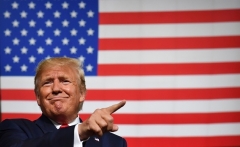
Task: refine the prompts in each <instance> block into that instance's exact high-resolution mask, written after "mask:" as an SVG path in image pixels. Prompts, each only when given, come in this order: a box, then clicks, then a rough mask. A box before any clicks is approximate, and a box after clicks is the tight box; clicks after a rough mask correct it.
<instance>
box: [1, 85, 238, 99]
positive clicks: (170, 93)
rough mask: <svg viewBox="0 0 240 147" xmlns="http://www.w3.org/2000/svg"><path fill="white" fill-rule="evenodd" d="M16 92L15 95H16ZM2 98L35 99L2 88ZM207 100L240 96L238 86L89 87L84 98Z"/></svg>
mask: <svg viewBox="0 0 240 147" xmlns="http://www.w3.org/2000/svg"><path fill="white" fill-rule="evenodd" d="M16 93H17V95H16ZM1 94H2V100H34V101H35V100H36V99H35V95H34V92H33V90H11V89H2V90H1ZM123 98H124V99H126V100H196V99H198V100H201V99H202V100H205V99H206V100H208V99H228V98H240V87H232V88H209V89H139V90H137V89H114V90H111V89H108V90H104V89H99V90H97V89H95V90H94V89H91V90H88V91H87V97H86V100H122V99H123Z"/></svg>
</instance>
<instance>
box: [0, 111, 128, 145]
mask: <svg viewBox="0 0 240 147" xmlns="http://www.w3.org/2000/svg"><path fill="white" fill-rule="evenodd" d="M73 136H74V126H70V127H67V128H64V129H56V127H55V126H54V125H53V123H52V122H51V121H50V120H49V119H48V118H47V117H46V116H44V115H42V116H41V117H40V118H39V119H37V120H35V121H30V120H27V119H7V120H4V121H3V122H1V123H0V147H73ZM83 146H84V147H127V143H126V140H125V139H123V138H122V137H119V136H117V135H115V134H112V133H105V134H104V135H103V136H102V137H95V136H92V137H90V138H89V139H88V140H87V141H86V142H84V145H83Z"/></svg>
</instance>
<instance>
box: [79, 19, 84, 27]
mask: <svg viewBox="0 0 240 147" xmlns="http://www.w3.org/2000/svg"><path fill="white" fill-rule="evenodd" d="M78 23H79V26H80V27H85V24H86V21H84V20H82V19H81V20H80V21H79V22H78Z"/></svg>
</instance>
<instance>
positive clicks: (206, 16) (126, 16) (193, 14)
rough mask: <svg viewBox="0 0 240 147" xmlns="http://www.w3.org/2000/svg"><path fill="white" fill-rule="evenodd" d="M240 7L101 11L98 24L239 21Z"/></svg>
mask: <svg viewBox="0 0 240 147" xmlns="http://www.w3.org/2000/svg"><path fill="white" fill-rule="evenodd" d="M239 20H240V9H235V10H234V9H231V10H209V11H174V12H121V13H118V12H116V13H114V12H110V13H109V12H101V13H100V16H99V23H100V24H146V23H148V24H152V23H194V22H224V21H239Z"/></svg>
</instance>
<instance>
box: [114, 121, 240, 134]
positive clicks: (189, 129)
mask: <svg viewBox="0 0 240 147" xmlns="http://www.w3.org/2000/svg"><path fill="white" fill-rule="evenodd" d="M116 134H118V135H120V136H124V137H208V136H209V137H210V136H228V135H229V136H231V135H233V136H235V135H240V123H219V124H182V125H181V124H178V125H171V124H169V125H164V124H163V125H161V124H156V125H154V124H151V125H119V130H118V131H117V132H116Z"/></svg>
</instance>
